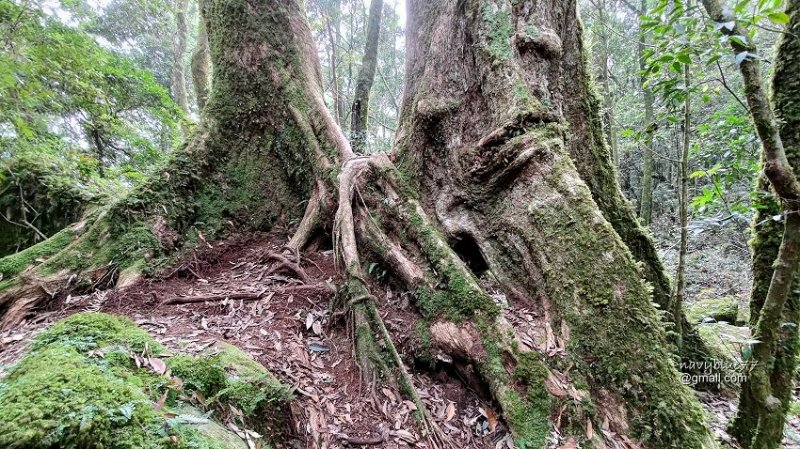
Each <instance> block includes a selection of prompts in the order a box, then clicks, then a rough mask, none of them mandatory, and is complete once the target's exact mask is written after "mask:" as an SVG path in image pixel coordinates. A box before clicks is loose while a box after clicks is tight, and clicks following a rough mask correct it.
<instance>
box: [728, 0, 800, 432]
mask: <svg viewBox="0 0 800 449" xmlns="http://www.w3.org/2000/svg"><path fill="white" fill-rule="evenodd" d="M786 13H787V14H789V16H790V18H791V21H790V23H789V25H788V27H787V30H786V31H787V33H785V34H782V35H781V38H780V41H779V43H778V57H777V58H776V67H775V75H774V77H773V80H772V89H773V101H774V108H775V110H776V111H778V115H779V117H780V119H781V120H780V121H779V123H780V137H781V140H782V142H783V146H784V149H785V151H786V158H787V160H788V161H789V164H790V165H791V166H792V167H800V104H799V103H798V102H797V88H798V85H800V77H799V76H798V74H800V39H798V38H797V33H798V32H800V2H798V1H796V0H794V1H789V2H788V3H787V7H786ZM757 188H758V190H759V191H760V192H761V193H762V195H760V196H759V197H758V198H759V207H758V208H757V212H756V216H755V217H754V218H753V223H754V232H755V235H754V238H753V240H752V241H751V247H752V253H753V289H752V292H751V296H750V323H749V324H750V328H751V329H752V331H753V332H754V333H755V332H756V331H757V329H758V327H757V326H758V320H759V318H760V316H761V311H762V308H763V306H764V302H765V299H766V298H767V293H768V291H769V287H770V284H771V282H772V277H773V273H774V271H775V270H774V263H775V261H776V259H777V258H778V251H779V248H780V245H781V239H782V236H783V232H784V225H783V223H781V222H779V221H775V220H773V219H772V217H775V216H779V215H781V213H782V208H781V204H780V203H779V202H778V201H776V198H775V196H774V192H772V191H771V188H770V183H769V181H768V179H767V177H766V176H765V175H762V176H761V177H760V178H759V181H758V186H757ZM798 274H799V273H797V272H795V274H794V278H795V279H794V282H795V283H796V282H797V276H798ZM795 285H796V284H795ZM780 321H781V323H784V324H782V325H781V326H780V330H779V333H778V335H777V339H778V342H777V344H776V347H775V353H774V355H773V357H772V359H773V362H772V365H771V367H770V379H769V384H770V385H771V389H772V392H771V395H772V396H773V397H774V398H775V399H777V401H778V402H777V403H775V404H774V407H772V409H768V408H766V407H764V405H763V404H761V403H760V401H759V400H758V398H757V393H756V391H755V388H756V387H755V386H754V385H753V384H752V382H750V381H747V382H745V383H744V384H743V385H742V390H741V393H740V395H739V409H738V411H737V414H736V419H735V420H734V421H733V423H732V425H731V429H730V430H731V433H732V434H733V435H734V436H735V437H736V439H737V440H739V441H740V442H741V443H742V444H743V445H744V446H745V447H756V446H755V445H754V444H752V443H754V441H755V440H754V437H755V436H756V434H760V438H759V440H761V441H762V442H764V447H779V445H780V442H781V440H782V438H783V427H784V425H785V423H786V415H787V413H788V411H789V406H790V405H791V402H792V391H793V389H794V372H795V368H796V365H797V359H796V354H797V345H798V326H797V323H800V289H798V288H797V287H796V286H795V287H794V288H793V289H792V290H790V292H789V295H788V298H787V299H786V304H785V306H784V307H783V314H782V318H781V320H780Z"/></svg>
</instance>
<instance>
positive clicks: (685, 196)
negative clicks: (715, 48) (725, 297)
mask: <svg viewBox="0 0 800 449" xmlns="http://www.w3.org/2000/svg"><path fill="white" fill-rule="evenodd" d="M690 82H691V76H690V72H689V64H684V66H683V83H684V86H686V89H687V91H686V99H685V100H684V107H683V145H682V148H681V150H682V151H681V159H680V161H681V162H680V167H681V169H680V178H681V190H680V196H679V197H678V199H679V202H680V205H679V212H678V221H679V223H680V227H681V236H680V248H679V249H678V267H677V269H676V273H675V299H674V304H673V307H672V310H681V309H682V305H683V303H684V302H685V301H686V255H687V253H688V249H689V148H690V144H691V129H692V128H691V127H692V110H691V107H692V96H691V93H690V91H689V90H688V89H689V86H690Z"/></svg>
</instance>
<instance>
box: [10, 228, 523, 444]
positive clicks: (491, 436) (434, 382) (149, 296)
mask: <svg viewBox="0 0 800 449" xmlns="http://www.w3.org/2000/svg"><path fill="white" fill-rule="evenodd" d="M284 241H285V240H284V238H282V237H274V236H270V235H265V234H262V235H247V236H238V237H235V238H232V239H229V240H226V241H224V242H219V243H215V244H214V245H213V247H210V245H209V246H207V247H206V248H204V249H203V250H200V251H197V253H196V254H195V255H194V256H193V257H192V258H191V259H190V260H187V261H185V262H184V263H183V264H182V265H181V266H179V267H178V269H177V270H175V271H174V272H173V273H170V274H171V275H170V276H168V277H167V278H166V279H162V280H149V281H148V280H146V281H143V282H141V283H139V284H137V285H134V286H132V287H130V288H128V289H126V290H124V291H121V292H117V291H105V292H97V293H94V294H92V295H87V296H80V297H67V298H63V299H60V300H59V301H56V302H55V303H54V304H53V305H52V306H51V310H48V311H42V312H40V313H39V314H38V315H37V317H36V319H35V321H33V322H29V323H26V324H25V325H23V326H20V327H19V328H17V329H14V330H13V331H11V332H9V333H8V334H6V335H0V338H2V339H3V340H2V341H3V344H2V346H0V375H2V374H3V368H4V367H6V366H7V365H8V364H9V363H12V362H13V361H15V360H17V359H18V358H19V357H20V356H21V354H22V353H23V352H24V349H25V346H26V344H27V342H28V341H30V339H31V338H32V337H33V336H34V335H35V334H36V333H37V332H39V331H41V330H42V329H43V328H45V327H47V326H49V325H50V324H52V323H53V322H55V321H57V320H58V319H60V318H63V317H64V316H67V315H69V314H72V313H77V312H81V311H86V310H90V311H102V312H108V313H114V314H119V315H125V316H128V317H130V318H131V319H133V320H134V321H135V322H136V323H137V324H139V325H140V326H141V327H143V328H144V329H146V330H148V331H149V332H150V333H151V334H152V335H153V336H155V337H156V339H158V340H159V341H160V342H162V343H163V344H164V345H165V346H167V347H168V348H173V349H180V350H181V351H185V352H190V353H197V352H200V351H202V350H203V349H205V348H207V347H209V346H211V345H212V344H214V342H216V341H226V342H228V343H231V344H234V345H236V346H238V347H239V348H241V349H243V350H245V351H246V352H248V353H249V354H251V355H252V356H253V357H254V358H256V359H257V360H258V361H260V362H261V363H262V364H263V365H264V366H266V367H267V368H269V369H270V370H271V371H272V372H273V373H275V375H277V376H278V377H279V378H280V379H281V380H282V381H283V382H284V383H286V384H288V385H292V386H293V387H294V388H295V397H296V400H295V401H293V402H292V407H291V411H292V423H293V427H294V429H293V430H294V435H292V436H291V438H289V442H288V443H286V445H285V446H284V447H308V448H311V447H314V448H339V447H353V446H361V447H364V443H373V444H372V446H373V447H385V448H401V447H420V448H426V447H431V446H430V445H429V444H428V443H427V441H426V440H425V439H424V438H422V436H421V435H420V432H419V427H418V426H417V423H416V421H415V417H414V409H415V407H414V405H413V403H411V402H409V401H405V400H404V399H403V397H402V396H401V394H400V392H399V391H398V388H397V387H396V386H392V385H389V384H386V383H383V382H380V381H378V382H376V383H374V385H376V387H375V388H374V389H370V388H369V387H368V386H367V383H366V382H362V379H360V374H359V371H358V369H357V367H356V365H355V360H354V354H353V348H352V345H351V343H350V342H351V341H352V339H351V338H350V337H349V336H348V326H346V325H345V321H344V320H343V319H338V320H335V321H336V322H335V323H334V322H333V321H334V320H332V317H331V315H330V312H329V305H330V303H331V301H332V300H333V298H334V293H333V289H334V286H335V285H338V284H339V283H340V280H339V279H338V278H337V275H336V269H335V267H334V261H333V254H332V252H331V251H321V252H316V253H314V254H309V255H308V257H309V258H308V259H306V258H305V257H303V259H302V264H301V265H302V268H303V272H304V273H305V274H306V275H307V278H306V279H305V282H302V281H300V280H298V278H302V277H303V276H302V274H301V273H298V272H297V270H293V269H292V267H291V266H290V264H288V265H287V264H285V263H284V264H283V265H282V262H286V261H280V260H276V259H269V258H268V255H270V254H273V253H280V244H282V243H283V242H284ZM276 267H278V268H279V269H275V268H276ZM236 295H240V296H239V297H243V298H244V297H247V298H248V299H247V300H245V299H238V300H231V299H223V298H225V297H229V298H230V297H235V296H236ZM382 296H383V297H382V298H381V299H380V300H381V301H382V302H384V304H382V307H381V310H385V311H389V312H388V315H387V316H385V317H384V320H385V322H386V323H387V326H389V327H390V328H392V330H393V332H397V334H398V335H406V337H408V336H409V335H410V333H411V332H412V330H413V323H409V322H408V315H409V312H410V311H408V310H407V308H408V306H407V305H405V304H404V303H403V302H404V300H403V298H402V296H401V295H400V294H398V293H397V292H392V291H391V290H387V291H386V293H385V295H382ZM198 297H207V298H212V297H213V298H214V299H213V300H210V301H201V302H190V303H186V304H174V303H175V302H185V301H198V300H199V298H198ZM256 297H257V298H258V299H253V298H256ZM398 344H402V341H401V342H398ZM408 362H409V363H410V362H411V361H408ZM414 380H415V383H416V387H417V389H418V390H419V391H420V394H421V396H422V398H423V401H424V402H425V403H426V404H427V405H428V407H429V409H430V410H431V412H432V414H433V415H434V419H435V420H436V421H437V423H438V424H439V426H440V427H441V428H442V430H443V431H444V432H445V433H446V434H447V435H448V437H449V438H450V439H451V440H452V442H451V444H448V445H447V446H449V447H453V448H494V447H499V448H502V447H509V448H510V447H512V445H511V441H510V438H508V436H507V434H506V432H505V430H504V428H503V424H502V423H497V420H496V419H495V418H494V416H496V412H494V411H493V409H494V407H493V406H492V404H489V403H486V402H485V401H483V400H482V399H481V398H480V396H479V395H478V394H477V393H476V392H473V391H470V390H468V389H467V388H465V387H464V385H463V384H462V383H461V382H460V381H459V380H457V379H454V378H452V377H451V376H450V375H448V374H447V373H445V372H438V373H430V372H416V373H415V375H414ZM487 415H488V416H489V418H488V419H487ZM314 441H319V442H320V445H315V444H314V443H313V442H314Z"/></svg>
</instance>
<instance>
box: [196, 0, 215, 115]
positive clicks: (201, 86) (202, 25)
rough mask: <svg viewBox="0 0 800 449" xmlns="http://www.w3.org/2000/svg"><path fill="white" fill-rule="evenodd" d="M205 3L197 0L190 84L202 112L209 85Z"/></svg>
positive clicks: (209, 68)
mask: <svg viewBox="0 0 800 449" xmlns="http://www.w3.org/2000/svg"><path fill="white" fill-rule="evenodd" d="M204 8H205V1H204V0H199V2H198V10H199V11H198V13H197V43H196V44H195V47H194V52H192V82H193V84H194V92H195V99H196V101H197V109H198V110H199V111H201V112H202V111H203V109H205V107H206V101H207V100H208V92H209V84H210V83H211V53H210V50H209V48H208V32H207V31H206V21H205V12H204Z"/></svg>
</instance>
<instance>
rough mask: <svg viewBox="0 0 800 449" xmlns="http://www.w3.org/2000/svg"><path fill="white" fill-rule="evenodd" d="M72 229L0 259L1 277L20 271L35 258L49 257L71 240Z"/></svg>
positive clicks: (13, 274) (33, 261) (31, 263)
mask: <svg viewBox="0 0 800 449" xmlns="http://www.w3.org/2000/svg"><path fill="white" fill-rule="evenodd" d="M72 237H73V232H72V229H70V228H67V229H63V230H61V231H60V232H58V233H57V234H55V235H54V236H52V237H51V238H49V239H47V240H45V241H43V242H40V243H37V244H36V245H33V246H31V247H29V248H26V249H24V250H22V251H20V252H18V253H16V254H11V255H9V256H6V257H3V258H1V259H0V275H2V277H3V278H10V277H12V276H16V275H17V274H19V273H21V272H22V271H23V270H25V269H26V268H28V267H29V266H31V265H33V264H34V263H36V261H37V260H41V259H44V258H46V257H50V256H52V255H53V254H55V253H57V252H58V251H60V250H61V249H63V248H65V247H66V246H67V245H69V244H70V242H71V241H72Z"/></svg>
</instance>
